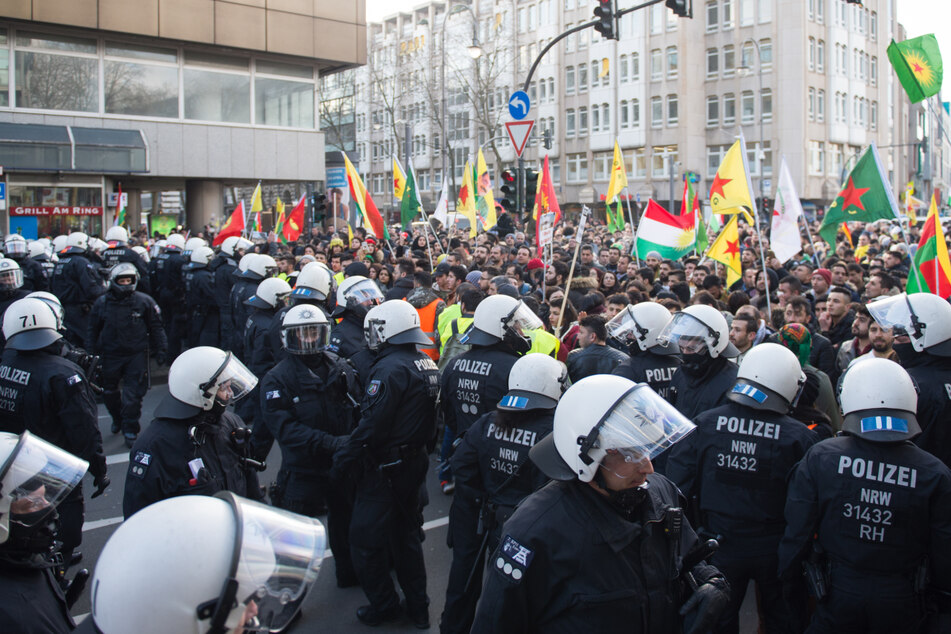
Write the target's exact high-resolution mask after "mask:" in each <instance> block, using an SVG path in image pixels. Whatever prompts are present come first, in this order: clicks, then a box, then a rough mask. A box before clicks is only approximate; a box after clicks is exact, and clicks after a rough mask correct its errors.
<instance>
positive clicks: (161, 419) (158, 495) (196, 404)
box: [122, 346, 261, 518]
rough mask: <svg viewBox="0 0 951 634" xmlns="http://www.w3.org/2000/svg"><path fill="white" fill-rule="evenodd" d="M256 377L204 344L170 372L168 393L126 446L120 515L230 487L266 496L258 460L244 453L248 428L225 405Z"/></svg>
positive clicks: (237, 491)
mask: <svg viewBox="0 0 951 634" xmlns="http://www.w3.org/2000/svg"><path fill="white" fill-rule="evenodd" d="M257 383H258V380H257V378H255V376H254V375H253V374H251V372H250V371H248V369H247V368H246V367H244V365H243V364H242V363H241V362H240V361H238V360H237V359H235V358H234V356H233V355H232V354H231V353H230V352H224V351H223V350H219V349H218V348H211V347H204V346H199V347H197V348H191V349H190V350H186V351H185V352H183V353H182V354H181V355H179V357H178V358H177V359H176V360H175V361H173V362H172V366H171V367H170V368H169V371H168V391H169V393H168V394H167V395H166V396H165V398H163V399H162V401H161V402H160V403H159V404H158V406H157V407H156V408H155V418H154V419H153V420H152V422H151V424H150V425H149V426H148V427H146V429H145V431H144V432H143V433H142V434H141V435H140V436H139V438H138V440H136V441H135V444H134V445H133V446H132V451H131V452H130V453H129V470H128V473H127V475H126V481H125V493H124V495H123V498H122V514H123V515H124V516H125V517H126V518H128V517H129V516H131V515H132V514H133V513H135V512H136V511H138V510H139V509H141V508H144V507H146V506H148V505H149V504H152V503H154V502H158V501H159V500H164V499H166V498H170V497H175V496H177V495H214V494H215V493H217V492H219V491H231V492H233V493H235V494H237V495H241V496H244V497H250V498H252V499H261V491H260V487H259V486H258V479H257V473H256V471H255V469H256V468H257V467H259V466H260V465H258V464H255V463H254V462H253V461H251V460H250V459H249V458H247V457H246V453H247V452H246V450H245V448H246V446H247V438H248V434H249V432H248V430H247V429H245V428H244V424H243V423H242V421H241V419H240V418H239V417H238V416H237V415H235V414H232V413H231V412H229V411H227V408H228V405H230V404H232V403H235V402H237V401H240V400H241V399H242V398H244V397H245V396H247V395H248V393H249V392H250V391H251V390H252V389H253V388H254V386H255V385H257Z"/></svg>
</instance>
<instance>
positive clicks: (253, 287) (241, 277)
mask: <svg viewBox="0 0 951 634" xmlns="http://www.w3.org/2000/svg"><path fill="white" fill-rule="evenodd" d="M242 267H244V270H243V271H242V270H241V268H242ZM238 271H239V273H236V274H235V282H234V285H233V286H232V287H231V297H230V298H229V301H230V303H231V322H232V324H233V327H234V329H235V331H234V334H233V335H232V336H233V340H232V342H231V345H232V349H233V350H234V353H235V354H236V355H237V356H238V358H239V359H242V360H245V361H247V352H246V351H245V349H244V330H245V326H246V325H247V323H248V316H249V314H250V308H249V307H248V304H247V303H246V302H247V300H249V299H250V298H252V297H254V293H255V291H257V288H258V284H260V283H261V281H262V280H265V279H268V278H270V277H273V276H274V275H275V274H277V262H275V261H274V258H272V257H271V256H269V255H262V254H260V253H248V254H247V255H245V256H244V257H243V258H241V261H240V262H239V263H238Z"/></svg>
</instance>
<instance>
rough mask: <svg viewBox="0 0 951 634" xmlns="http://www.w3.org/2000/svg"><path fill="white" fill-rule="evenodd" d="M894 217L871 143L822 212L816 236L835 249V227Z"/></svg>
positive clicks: (892, 197) (893, 204)
mask: <svg viewBox="0 0 951 634" xmlns="http://www.w3.org/2000/svg"><path fill="white" fill-rule="evenodd" d="M883 218H884V219H888V218H896V219H897V218H898V203H897V202H896V201H895V194H894V193H893V192H892V189H891V187H889V186H888V180H887V179H886V178H885V170H884V169H882V161H881V160H880V159H879V157H878V149H877V148H876V147H875V144H874V143H872V144H871V145H870V146H868V148H867V149H866V150H865V153H864V154H862V158H860V159H859V162H858V163H856V164H855V167H854V168H853V169H852V172H851V173H850V174H849V177H848V179H847V180H846V182H845V186H844V187H843V189H842V191H840V192H839V195H838V196H836V198H835V201H833V203H832V204H831V205H830V206H829V209H828V211H826V215H825V218H823V219H822V226H820V227H819V234H820V235H821V236H822V238H823V239H824V240H825V241H826V242H828V243H829V245H830V246H832V248H833V249H835V236H836V233H838V231H839V225H841V224H842V223H843V222H846V221H853V220H860V221H864V222H873V221H875V220H881V219H883Z"/></svg>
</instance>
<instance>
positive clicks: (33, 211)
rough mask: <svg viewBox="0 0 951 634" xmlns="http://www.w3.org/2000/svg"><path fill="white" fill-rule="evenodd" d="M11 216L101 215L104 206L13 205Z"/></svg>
mask: <svg viewBox="0 0 951 634" xmlns="http://www.w3.org/2000/svg"><path fill="white" fill-rule="evenodd" d="M10 215H11V216H101V215H102V207H11V208H10Z"/></svg>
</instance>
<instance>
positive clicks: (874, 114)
mask: <svg viewBox="0 0 951 634" xmlns="http://www.w3.org/2000/svg"><path fill="white" fill-rule="evenodd" d="M868 118H869V125H870V127H871V128H872V129H873V130H878V102H877V101H873V102H872V105H871V107H870V108H869V111H868Z"/></svg>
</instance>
